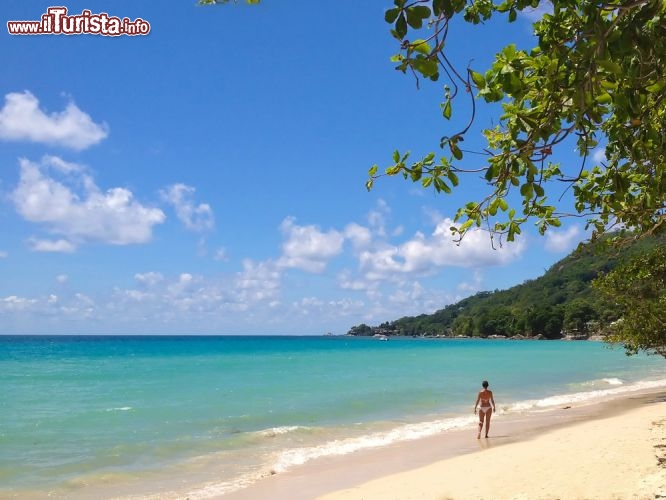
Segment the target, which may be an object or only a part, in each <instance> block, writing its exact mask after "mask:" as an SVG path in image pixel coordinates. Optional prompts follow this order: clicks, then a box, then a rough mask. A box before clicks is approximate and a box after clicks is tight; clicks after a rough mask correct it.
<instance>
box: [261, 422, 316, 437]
mask: <svg viewBox="0 0 666 500" xmlns="http://www.w3.org/2000/svg"><path fill="white" fill-rule="evenodd" d="M304 429H307V427H302V426H300V425H285V426H282V427H271V428H270V429H264V430H263V431H259V432H258V433H257V434H259V436H261V437H267V438H272V437H275V436H281V435H283V434H289V433H290V432H296V431H299V430H304Z"/></svg>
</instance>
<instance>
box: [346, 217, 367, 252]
mask: <svg viewBox="0 0 666 500" xmlns="http://www.w3.org/2000/svg"><path fill="white" fill-rule="evenodd" d="M344 235H345V238H347V239H348V240H350V241H351V242H352V244H353V245H354V248H356V249H365V248H368V247H370V245H371V243H372V232H371V231H370V230H369V229H368V228H367V227H363V226H361V225H359V224H356V223H351V224H348V225H347V227H346V228H345V231H344Z"/></svg>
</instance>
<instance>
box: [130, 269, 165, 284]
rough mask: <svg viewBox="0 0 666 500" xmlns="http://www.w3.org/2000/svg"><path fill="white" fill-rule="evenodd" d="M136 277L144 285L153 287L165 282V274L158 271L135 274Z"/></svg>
mask: <svg viewBox="0 0 666 500" xmlns="http://www.w3.org/2000/svg"><path fill="white" fill-rule="evenodd" d="M134 279H135V280H136V281H138V282H139V283H140V284H142V285H144V286H147V287H153V286H155V285H157V284H158V283H161V282H163V281H164V276H163V275H162V273H156V272H149V273H137V274H135V275H134Z"/></svg>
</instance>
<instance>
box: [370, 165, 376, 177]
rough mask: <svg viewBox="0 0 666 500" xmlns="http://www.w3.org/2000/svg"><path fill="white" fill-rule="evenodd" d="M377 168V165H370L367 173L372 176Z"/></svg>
mask: <svg viewBox="0 0 666 500" xmlns="http://www.w3.org/2000/svg"><path fill="white" fill-rule="evenodd" d="M377 170H379V167H378V166H377V165H373V166H372V167H370V170H368V175H369V176H370V177H373V176H374V175H375V174H376V173H377Z"/></svg>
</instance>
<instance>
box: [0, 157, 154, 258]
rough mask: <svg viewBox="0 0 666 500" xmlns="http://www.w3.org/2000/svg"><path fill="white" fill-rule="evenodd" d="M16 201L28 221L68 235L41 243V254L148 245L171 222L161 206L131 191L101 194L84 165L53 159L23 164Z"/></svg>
mask: <svg viewBox="0 0 666 500" xmlns="http://www.w3.org/2000/svg"><path fill="white" fill-rule="evenodd" d="M55 173H60V174H66V175H62V176H61V177H62V178H61V179H59V180H58V179H55V178H54V177H53V176H52V174H55ZM11 199H12V201H13V202H14V205H15V207H16V210H17V212H18V213H19V214H20V215H21V216H23V217H24V218H25V219H26V220H28V221H30V222H35V223H40V224H42V225H44V226H45V227H46V229H47V230H48V231H49V232H50V233H53V234H58V235H61V236H62V237H63V239H61V240H58V241H56V242H53V241H51V242H48V241H37V242H36V243H35V245H34V247H33V248H35V249H38V250H42V251H72V250H73V249H74V248H75V247H76V246H77V245H79V244H81V243H86V242H101V243H108V244H114V245H129V244H137V243H146V242H148V241H150V239H151V238H152V230H153V226H155V225H157V224H161V223H162V222H164V220H165V218H166V217H165V215H164V213H163V212H162V211H161V210H159V209H158V208H150V207H146V206H144V205H142V204H141V203H139V202H137V201H136V200H134V199H133V194H132V192H131V191H129V190H128V189H125V188H111V189H108V190H107V191H106V192H102V191H101V190H100V189H99V188H98V187H97V185H96V184H95V182H94V180H93V179H92V177H90V176H89V175H88V174H86V172H85V168H84V167H82V166H79V165H75V164H71V163H67V162H64V161H63V160H61V159H60V158H57V157H53V156H46V157H44V158H43V159H42V161H41V163H33V162H31V161H29V160H26V159H21V160H20V180H19V184H18V186H17V187H16V189H15V190H14V191H13V192H12V193H11ZM49 248H51V249H50V250H49Z"/></svg>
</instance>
